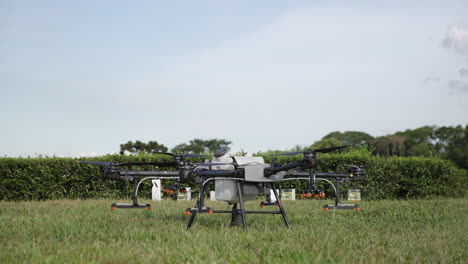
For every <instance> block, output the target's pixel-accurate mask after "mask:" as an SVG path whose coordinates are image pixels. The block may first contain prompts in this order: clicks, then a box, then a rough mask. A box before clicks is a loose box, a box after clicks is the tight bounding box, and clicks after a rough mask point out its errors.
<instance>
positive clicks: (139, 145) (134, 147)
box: [120, 140, 167, 154]
mask: <svg viewBox="0 0 468 264" xmlns="http://www.w3.org/2000/svg"><path fill="white" fill-rule="evenodd" d="M125 151H129V152H130V153H134V154H138V153H140V152H141V151H145V152H147V153H155V152H166V151H167V147H166V146H164V145H163V144H159V143H158V142H156V141H149V142H148V143H143V142H141V141H139V140H137V141H135V142H133V141H128V142H127V143H125V144H121V145H120V154H124V152H125Z"/></svg>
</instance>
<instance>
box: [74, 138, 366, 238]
mask: <svg viewBox="0 0 468 264" xmlns="http://www.w3.org/2000/svg"><path fill="white" fill-rule="evenodd" d="M345 147H348V146H339V147H331V148H321V149H314V150H312V149H311V150H306V151H301V152H289V153H279V154H272V156H275V157H273V158H272V162H271V163H270V164H268V163H265V161H264V159H263V157H258V156H253V157H252V156H233V155H231V154H230V153H229V149H228V148H220V149H218V150H216V151H215V152H214V153H213V157H212V159H211V161H209V162H204V163H197V162H190V161H188V159H189V158H195V157H198V158H200V157H204V158H208V157H211V155H201V154H179V153H168V152H158V154H162V155H167V156H170V157H172V160H170V161H166V162H124V163H115V162H101V161H79V162H81V163H87V164H93V165H100V166H103V167H104V168H105V169H104V177H105V178H108V179H117V180H127V181H133V183H134V187H133V195H132V203H129V204H125V203H114V204H112V205H111V210H115V209H117V208H122V209H129V208H146V209H147V210H151V205H150V204H139V203H138V189H139V187H140V185H141V183H142V182H143V181H145V180H149V179H162V180H165V179H168V180H169V179H170V180H175V183H174V184H173V185H172V186H170V187H169V188H166V189H165V191H166V192H167V193H169V194H171V193H174V192H180V193H184V192H187V190H186V188H185V187H183V184H187V183H196V184H198V185H199V186H200V187H199V188H200V189H199V195H198V199H197V201H196V204H195V206H194V207H191V208H187V209H186V210H185V214H186V215H187V216H190V218H189V220H188V224H187V229H189V228H190V227H191V226H192V224H193V221H194V220H195V217H196V216H197V214H201V213H207V214H210V215H211V214H218V213H225V214H231V225H242V227H243V229H244V230H247V220H246V215H247V214H280V215H282V218H283V220H284V223H285V225H286V227H287V228H290V222H289V220H288V217H287V215H286V211H285V209H284V206H283V203H282V202H281V199H280V195H279V192H278V187H277V184H278V183H281V182H283V181H288V180H307V181H308V182H309V184H308V187H307V190H305V192H304V193H303V194H302V197H303V198H304V197H311V196H312V194H315V196H316V197H323V196H324V194H325V193H324V192H323V191H322V190H320V189H318V188H317V181H325V182H328V183H329V184H331V185H332V186H333V188H334V190H335V203H334V204H333V205H325V206H324V207H323V210H324V211H328V210H330V209H354V210H356V211H359V210H360V208H359V206H358V205H357V204H341V202H340V183H344V182H350V181H362V180H365V178H366V177H365V171H364V168H363V167H362V166H355V165H350V169H349V170H348V171H347V172H317V171H315V170H314V169H315V168H316V167H317V165H318V162H319V158H318V153H328V152H331V151H335V150H338V149H342V148H345ZM300 154H302V158H301V159H299V160H297V161H293V162H290V163H286V164H277V163H276V159H277V158H276V156H296V155H300ZM145 165H150V166H156V167H157V168H158V169H159V168H171V170H132V167H133V166H145ZM332 178H334V179H335V180H336V184H333V182H332V181H331V180H330V179H332ZM213 183H214V185H215V186H214V189H215V197H216V200H217V201H225V202H227V203H228V204H229V205H231V206H232V209H231V210H214V209H213V208H211V207H207V206H205V197H204V196H205V191H206V190H208V188H209V185H210V184H213ZM258 195H261V196H265V201H262V202H261V203H260V207H261V208H264V207H266V206H275V207H277V209H276V210H269V211H267V210H258V211H250V210H246V209H245V202H247V201H255V200H257V196H258ZM273 197H274V198H273Z"/></svg>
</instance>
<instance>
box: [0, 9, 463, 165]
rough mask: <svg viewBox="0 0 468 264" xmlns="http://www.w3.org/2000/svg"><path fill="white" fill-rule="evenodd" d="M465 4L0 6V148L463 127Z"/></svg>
mask: <svg viewBox="0 0 468 264" xmlns="http://www.w3.org/2000/svg"><path fill="white" fill-rule="evenodd" d="M467 13H468V3H467V2H466V1H424V2H423V1H379V2H376V1H352V2H351V1H235V2H233V1H47V0H46V1H21V0H19V1H18V0H15V1H13V0H11V1H5V0H0V91H1V94H2V99H3V100H2V103H1V104H0V122H1V124H2V129H1V132H0V135H1V137H0V155H1V156H5V155H6V156H18V155H23V156H25V155H37V154H44V155H57V156H77V155H96V154H97V155H102V154H106V153H111V152H115V151H118V150H119V144H121V143H125V142H127V141H128V140H142V141H149V140H156V141H158V142H159V143H163V144H165V145H166V146H168V147H169V148H171V147H173V146H175V145H176V144H179V143H183V142H188V141H189V140H190V139H193V138H204V139H208V138H225V139H229V140H232V141H233V142H234V144H233V150H234V151H237V150H240V149H243V150H246V151H251V152H256V151H260V150H268V149H287V148H292V147H293V146H294V145H297V144H299V145H310V144H312V143H313V142H314V141H316V140H319V139H320V138H322V137H323V136H325V135H326V134H328V133H329V132H332V131H337V130H338V131H348V130H357V131H364V132H367V133H369V134H371V135H372V136H380V135H386V134H390V133H394V132H395V131H399V130H404V129H408V128H417V127H420V126H424V125H439V126H443V125H457V124H463V125H464V124H467V123H468V16H467V15H466V14H467Z"/></svg>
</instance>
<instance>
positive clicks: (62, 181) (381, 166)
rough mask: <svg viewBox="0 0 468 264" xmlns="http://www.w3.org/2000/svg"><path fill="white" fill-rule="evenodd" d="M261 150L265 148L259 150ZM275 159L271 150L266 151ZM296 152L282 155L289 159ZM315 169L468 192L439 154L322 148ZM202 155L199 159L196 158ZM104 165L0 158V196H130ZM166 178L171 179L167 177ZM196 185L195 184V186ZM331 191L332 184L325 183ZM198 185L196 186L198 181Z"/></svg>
mask: <svg viewBox="0 0 468 264" xmlns="http://www.w3.org/2000/svg"><path fill="white" fill-rule="evenodd" d="M260 155H262V153H260ZM264 157H265V160H266V161H267V162H271V156H266V155H265V156H264ZM298 158H300V155H299V156H296V157H287V156H286V157H283V156H281V157H280V158H279V159H278V160H277V162H278V163H285V162H289V161H292V160H294V159H298ZM320 159H321V162H320V165H319V166H318V167H317V169H316V170H317V171H346V170H348V168H349V167H348V166H347V164H361V165H364V167H365V169H366V174H367V180H366V181H361V182H351V183H348V184H343V185H341V186H342V187H343V188H342V189H343V193H345V192H346V190H347V189H350V188H351V189H355V188H357V189H361V193H362V197H363V199H368V200H370V199H408V198H431V197H438V196H444V197H462V196H464V195H465V194H466V190H467V186H468V181H467V179H468V174H467V171H466V170H462V169H458V168H457V167H456V166H455V165H454V164H453V163H451V162H450V161H447V160H443V159H440V158H437V157H432V158H426V157H376V156H371V155H370V154H369V153H368V152H367V151H364V150H358V151H352V152H349V153H344V154H322V155H321V156H320ZM88 160H95V161H97V160H99V161H116V162H124V161H134V162H136V161H163V160H165V161H167V160H168V157H167V156H164V155H139V156H119V155H108V156H103V157H97V158H91V159H88ZM198 161H200V160H198ZM102 170H103V169H102V167H100V166H95V165H89V164H82V163H78V162H77V159H73V158H57V157H36V158H29V157H28V158H8V157H4V158H0V200H5V201H17V200H48V199H63V198H70V199H77V198H80V199H87V198H111V197H112V198H124V197H125V198H128V197H130V195H131V191H132V183H129V182H127V181H118V180H106V179H103V177H102ZM164 183H165V184H168V183H167V181H165V182H164ZM307 184H308V183H307V182H306V181H297V180H293V181H285V182H283V183H282V187H283V188H296V190H297V191H301V190H304V189H305V188H306V186H307ZM191 187H192V188H193V187H195V186H191ZM319 187H321V188H322V189H324V190H325V191H326V192H327V194H331V195H332V190H331V187H330V186H329V185H328V184H325V183H321V184H320V186H319ZM150 188H151V183H150V182H149V181H148V182H146V183H145V184H143V186H142V189H141V190H140V196H143V197H144V196H145V195H146V196H147V197H149V195H150ZM195 188H196V187H195Z"/></svg>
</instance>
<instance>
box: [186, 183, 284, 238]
mask: <svg viewBox="0 0 468 264" xmlns="http://www.w3.org/2000/svg"><path fill="white" fill-rule="evenodd" d="M271 188H272V189H273V193H274V194H275V197H276V201H277V202H276V203H271V204H267V203H262V204H264V206H265V205H273V204H274V205H276V206H277V207H279V211H247V210H245V206H244V201H243V199H242V183H241V182H240V181H238V182H237V194H238V196H239V202H238V203H234V205H233V206H232V209H231V210H211V208H210V207H203V204H204V201H203V200H204V199H203V193H204V184H202V185H201V186H200V196H199V198H198V200H197V204H196V207H195V208H187V210H185V214H186V215H190V219H189V222H188V224H187V229H189V228H190V227H191V226H192V224H193V221H194V220H195V217H196V215H197V213H208V214H213V213H215V214H231V224H230V225H231V226H240V225H242V227H243V229H244V231H247V219H246V215H247V214H281V215H282V216H283V220H284V223H285V225H286V226H287V227H288V228H290V224H289V220H288V217H287V216H286V211H285V210H284V207H283V204H282V203H281V199H280V198H279V195H278V193H277V190H276V186H275V183H271ZM238 204H239V208H238V207H237V205H238Z"/></svg>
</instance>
